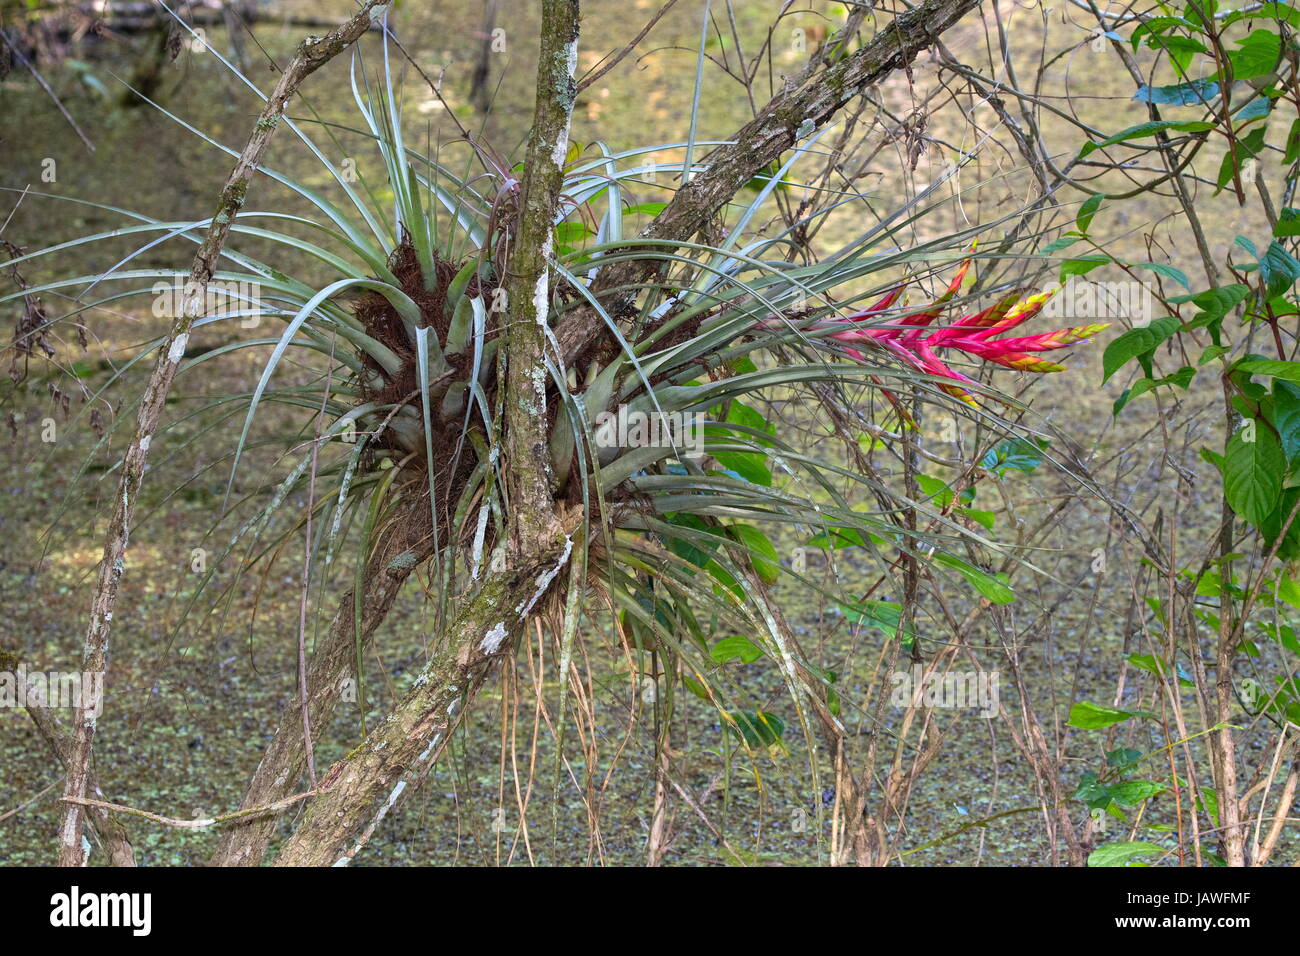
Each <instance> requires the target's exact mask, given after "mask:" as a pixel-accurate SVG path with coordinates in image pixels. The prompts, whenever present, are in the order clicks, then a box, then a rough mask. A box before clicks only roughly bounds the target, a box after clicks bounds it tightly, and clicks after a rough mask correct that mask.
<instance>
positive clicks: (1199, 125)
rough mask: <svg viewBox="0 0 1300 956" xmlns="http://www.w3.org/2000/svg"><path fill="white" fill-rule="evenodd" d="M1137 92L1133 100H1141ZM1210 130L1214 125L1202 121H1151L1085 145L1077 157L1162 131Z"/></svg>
mask: <svg viewBox="0 0 1300 956" xmlns="http://www.w3.org/2000/svg"><path fill="white" fill-rule="evenodd" d="M1188 85H1190V84H1182V86H1188ZM1214 86H1215V89H1216V90H1217V89H1218V85H1217V84H1215V85H1214ZM1180 88H1181V87H1157V88H1156V89H1157V90H1161V89H1163V90H1176V89H1180ZM1142 89H1143V90H1145V89H1149V87H1145V86H1144V87H1142ZM1138 92H1139V96H1137V97H1134V98H1135V99H1142V97H1141V95H1140V94H1141V90H1139V91H1138ZM1150 102H1152V103H1162V102H1163V103H1172V102H1175V100H1173V99H1164V100H1162V99H1151V100H1150ZM1186 102H1191V103H1199V102H1200V99H1199V97H1197V98H1192V99H1189V100H1187V101H1186ZM1210 129H1214V124H1213V123H1209V122H1205V121H1204V120H1191V121H1184V120H1152V121H1150V122H1147V123H1139V124H1138V125H1137V126H1130V127H1129V128H1128V129H1125V130H1120V131H1119V132H1118V133H1116V134H1115V135H1114V136H1108V137H1106V138H1105V139H1103V140H1102V141H1101V142H1100V143H1093V142H1089V143H1085V144H1084V147H1083V149H1081V150H1079V157H1080V158H1082V157H1084V156H1087V155H1088V154H1089V153H1093V152H1096V151H1097V150H1099V149H1102V148H1103V147H1105V146H1114V145H1115V144H1116V143H1123V142H1127V141H1128V140H1131V139H1143V138H1145V137H1148V136H1154V135H1155V134H1156V133H1159V132H1163V131H1166V130H1172V131H1174V132H1177V133H1203V132H1205V131H1206V130H1210Z"/></svg>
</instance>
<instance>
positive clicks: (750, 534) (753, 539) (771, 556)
mask: <svg viewBox="0 0 1300 956" xmlns="http://www.w3.org/2000/svg"><path fill="white" fill-rule="evenodd" d="M727 530H728V531H729V532H730V533H731V536H732V537H733V538H735V539H736V540H737V541H739V542H740V543H741V544H742V545H744V546H745V550H746V551H747V552H748V554H747V557H748V558H749V560H750V561H751V562H753V565H754V570H755V571H756V572H758V576H759V577H760V578H762V579H763V583H764V584H775V583H776V582H777V581H778V580H779V579H780V577H781V559H780V557H779V556H778V555H777V553H776V548H775V546H773V544H772V542H771V541H769V540H768V537H767V535H765V534H763V532H761V531H759V530H758V529H757V528H755V527H754V526H753V525H748V524H733V525H728V526H727Z"/></svg>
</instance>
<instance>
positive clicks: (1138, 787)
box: [1110, 780, 1167, 807]
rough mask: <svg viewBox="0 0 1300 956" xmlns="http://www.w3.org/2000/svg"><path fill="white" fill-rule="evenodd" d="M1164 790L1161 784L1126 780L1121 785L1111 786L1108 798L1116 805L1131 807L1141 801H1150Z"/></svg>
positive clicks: (1150, 781)
mask: <svg viewBox="0 0 1300 956" xmlns="http://www.w3.org/2000/svg"><path fill="white" fill-rule="evenodd" d="M1166 789H1167V788H1166V787H1165V786H1163V785H1162V784H1158V783H1155V782H1154V781H1152V780H1126V781H1124V782H1123V783H1117V784H1114V785H1112V786H1111V787H1110V796H1111V799H1112V800H1114V801H1115V802H1116V803H1118V804H1120V805H1122V806H1125V807H1132V806H1136V805H1137V804H1139V803H1141V802H1142V801H1143V800H1150V799H1151V798H1152V797H1155V796H1159V795H1160V794H1162V793H1164V792H1165V790H1166Z"/></svg>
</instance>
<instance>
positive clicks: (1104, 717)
mask: <svg viewBox="0 0 1300 956" xmlns="http://www.w3.org/2000/svg"><path fill="white" fill-rule="evenodd" d="M1134 716H1135V714H1134V713H1133V712H1132V711H1129V710H1116V709H1115V708H1114V707H1106V706H1105V705H1103V704H1094V703H1092V702H1091V701H1087V700H1081V701H1079V702H1078V703H1077V704H1075V705H1074V706H1073V707H1071V708H1070V720H1069V725H1070V726H1071V727H1077V728H1079V729H1080V730H1100V729H1101V728H1103V727H1109V726H1110V725H1111V724H1121V723H1123V722H1124V721H1126V720H1130V719H1132V718H1133V717H1134Z"/></svg>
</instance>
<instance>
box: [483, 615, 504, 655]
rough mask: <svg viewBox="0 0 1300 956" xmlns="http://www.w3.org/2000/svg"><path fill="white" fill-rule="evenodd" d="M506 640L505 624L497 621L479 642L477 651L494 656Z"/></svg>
mask: <svg viewBox="0 0 1300 956" xmlns="http://www.w3.org/2000/svg"><path fill="white" fill-rule="evenodd" d="M505 639H506V622H505V621H497V623H496V627H494V628H492V630H490V631H488V632H487V634H485V635H484V636H483V640H482V641H480V642H479V645H478V649H479V650H480V651H482V652H483V653H484V654H495V653H496V652H497V651H498V650H499V649H500V648H501V645H502V644H503V643H505Z"/></svg>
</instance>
